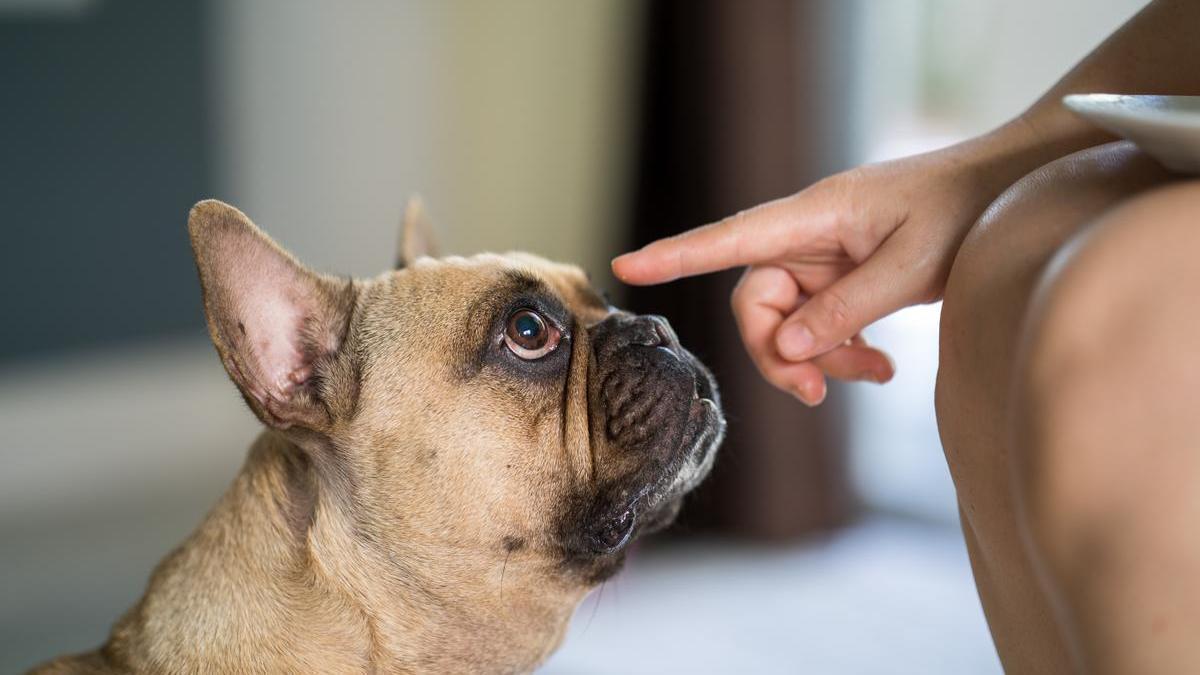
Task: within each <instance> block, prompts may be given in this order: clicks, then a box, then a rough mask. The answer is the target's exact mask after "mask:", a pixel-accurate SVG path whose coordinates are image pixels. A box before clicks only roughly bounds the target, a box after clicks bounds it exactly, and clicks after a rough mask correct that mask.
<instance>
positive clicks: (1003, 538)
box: [613, 0, 1200, 673]
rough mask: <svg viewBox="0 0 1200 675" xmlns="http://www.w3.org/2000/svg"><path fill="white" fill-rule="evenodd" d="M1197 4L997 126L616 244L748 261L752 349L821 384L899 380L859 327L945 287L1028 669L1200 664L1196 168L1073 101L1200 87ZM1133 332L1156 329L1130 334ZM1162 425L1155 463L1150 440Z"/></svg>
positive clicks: (983, 562) (969, 516)
mask: <svg viewBox="0 0 1200 675" xmlns="http://www.w3.org/2000/svg"><path fill="white" fill-rule="evenodd" d="M1196 26H1200V2H1196V1H1194V0H1191V1H1189V0H1158V1H1157V2H1152V3H1150V4H1149V5H1148V6H1147V7H1146V8H1145V9H1144V10H1143V11H1142V12H1141V13H1139V14H1138V15H1137V16H1136V17H1134V18H1133V19H1132V20H1130V21H1129V22H1128V23H1127V24H1126V25H1125V26H1123V27H1122V28H1120V29H1119V30H1118V31H1117V32H1116V33H1114V34H1113V35H1112V36H1111V37H1110V38H1109V39H1108V40H1107V41H1105V43H1104V44H1102V45H1101V46H1100V47H1098V48H1097V49H1096V50H1095V51H1094V52H1092V54H1090V55H1089V56H1088V57H1087V58H1085V59H1084V60H1083V61H1082V62H1081V63H1080V64H1079V65H1078V66H1076V67H1075V68H1074V69H1073V70H1072V71H1071V72H1070V73H1069V74H1067V75H1066V76H1065V77H1064V78H1063V79H1062V80H1061V81H1060V82H1059V83H1058V84H1057V85H1055V87H1053V88H1052V89H1051V90H1050V91H1049V92H1048V93H1047V94H1046V95H1045V96H1043V97H1042V98H1041V99H1040V100H1039V101H1037V102H1036V103H1034V105H1032V106H1031V107H1030V108H1029V109H1028V110H1026V111H1025V112H1024V113H1023V114H1021V115H1020V116H1018V117H1017V118H1015V119H1013V120H1012V121H1011V122H1009V123H1007V124H1005V125H1003V126H1001V127H1000V128H998V129H996V130H995V131H993V132H991V133H988V134H985V135H983V136H980V137H977V138H974V139H971V140H968V141H966V142H964V143H961V144H958V145H955V146H952V147H949V148H945V149H943V150H939V151H936V152H932V153H928V154H924V155H919V156H915V157H909V158H905V159H900V160H896V161H892V162H887V163H883V164H877V165H870V166H863V167H859V168H856V169H853V170H851V171H848V172H845V173H842V174H838V175H835V176H832V177H830V178H827V179H825V180H823V181H821V182H819V183H817V184H815V185H813V186H811V187H809V188H807V189H805V190H802V191H801V192H798V193H796V194H794V195H792V196H789V197H785V198H783V199H779V200H776V201H773V202H769V203H767V204H763V205H760V206H757V207H755V208H752V209H749V210H747V211H744V212H741V213H738V214H736V215H734V216H731V217H729V218H727V219H725V220H723V221H721V222H719V223H715V224H712V225H708V226H705V227H701V228H697V229H695V230H692V231H689V232H686V233H684V234H681V235H678V236H676V237H671V238H669V239H664V240H660V241H658V242H654V243H652V244H649V245H648V246H646V247H645V248H643V249H641V250H639V251H636V252H633V253H630V254H626V255H624V256H621V257H619V258H617V259H616V260H615V261H614V262H613V270H614V272H615V273H616V275H617V276H618V278H620V279H622V280H624V281H626V282H628V283H631V284H654V283H662V282H666V281H671V280H673V279H677V278H680V277H684V276H690V275H694V274H703V273H707V272H713V271H717V270H720V269H725V268H729V267H737V266H746V267H747V270H746V273H745V275H744V276H743V278H742V281H741V283H740V284H739V285H738V287H737V289H736V290H735V291H734V294H733V297H732V305H733V310H734V315H735V317H736V319H737V321H738V325H739V329H740V331H741V335H742V338H743V340H744V342H745V345H746V348H747V350H748V351H749V353H750V355H751V357H752V358H753V360H754V362H755V364H756V366H757V367H758V369H759V371H760V372H761V373H762V374H763V376H764V377H765V378H766V379H767V380H769V381H770V382H771V383H772V384H774V385H775V386H777V387H779V388H780V389H783V390H785V391H788V392H790V393H792V394H793V395H795V396H796V397H797V398H798V399H800V400H801V401H803V402H804V403H806V404H809V405H816V404H818V403H820V402H821V401H822V400H823V399H824V397H825V392H826V378H827V377H833V378H837V379H843V380H866V381H874V382H885V381H887V380H888V379H890V378H891V377H892V374H893V366H892V364H891V361H890V360H889V359H888V358H887V356H886V355H885V354H884V353H883V352H882V351H879V350H877V349H875V348H873V347H871V346H869V345H867V344H866V342H865V341H864V340H863V339H862V338H861V336H860V332H861V331H862V329H863V328H864V327H866V326H868V325H870V324H871V323H873V322H874V321H876V320H878V319H879V318H881V317H883V316H886V315H888V314H890V313H892V312H894V311H896V310H898V309H900V308H903V307H906V306H910V305H913V304H918V303H923V302H933V301H937V300H940V299H943V298H944V299H945V305H944V307H943V319H942V340H941V360H940V368H939V378H938V391H937V401H938V405H937V412H938V422H939V429H940V431H941V434H942V440H943V445H944V447H945V452H946V457H947V461H948V463H949V466H950V471H951V474H952V476H953V477H954V480H955V486H956V489H957V494H958V500H959V506H960V511H961V513H962V524H963V530H964V535H965V537H966V541H967V547H968V551H969V553H970V557H971V563H972V567H973V570H974V572H975V577H976V582H977V585H978V587H979V592H980V598H981V601H982V604H983V608H984V612H985V614H986V616H987V619H988V623H989V627H990V628H991V631H992V634H993V637H994V639H995V641H996V646H997V650H998V651H999V654H1000V658H1001V660H1002V662H1003V664H1004V665H1005V667H1006V668H1007V669H1008V670H1009V671H1010V672H1047V673H1050V672H1064V671H1066V670H1069V669H1070V668H1071V667H1072V666H1074V667H1076V668H1081V669H1085V670H1087V671H1088V672H1104V671H1111V672H1130V671H1131V670H1132V671H1136V672H1155V671H1156V670H1160V669H1161V670H1162V671H1163V672H1172V671H1174V672H1178V671H1179V670H1181V669H1184V670H1186V669H1188V668H1189V667H1190V668H1195V667H1196V665H1197V664H1200V651H1193V650H1189V648H1188V647H1187V645H1186V643H1187V640H1186V637H1187V636H1188V635H1195V634H1197V631H1198V630H1200V616H1193V615H1189V613H1188V612H1187V611H1185V609H1186V608H1185V605H1187V604H1188V603H1185V602H1183V600H1182V599H1181V598H1182V597H1188V596H1180V592H1181V590H1182V591H1186V589H1187V588H1188V587H1189V586H1190V584H1184V583H1183V581H1184V580H1185V577H1186V578H1200V544H1193V543H1192V542H1193V540H1194V537H1192V536H1191V534H1190V529H1191V528H1190V526H1189V522H1190V520H1189V518H1188V517H1185V515H1178V514H1187V515H1190V514H1193V513H1195V512H1196V511H1197V509H1200V506H1197V504H1196V500H1195V499H1194V498H1192V497H1190V496H1189V494H1190V493H1193V492H1195V493H1198V494H1200V491H1196V490H1190V491H1189V490H1185V489H1178V488H1177V486H1178V485H1179V484H1180V481H1184V484H1185V485H1192V486H1194V485H1195V483H1196V481H1197V480H1200V460H1196V459H1193V458H1192V457H1191V456H1190V455H1189V453H1186V452H1183V450H1185V449H1189V448H1190V449H1192V450H1194V449H1196V446H1197V445H1200V443H1198V442H1196V441H1194V440H1193V439H1195V438H1197V435H1196V433H1195V432H1196V429H1195V425H1194V424H1193V423H1192V420H1191V417H1192V416H1189V415H1187V414H1186V413H1187V411H1184V410H1181V409H1180V408H1181V407H1183V406H1180V405H1179V401H1186V400H1190V399H1189V398H1188V394H1189V393H1190V391H1191V389H1192V387H1190V386H1189V385H1192V384H1194V383H1195V382H1196V381H1197V379H1198V378H1197V377H1196V375H1197V371H1198V370H1200V357H1197V356H1195V355H1194V354H1193V351H1194V350H1192V349H1190V348H1188V347H1187V346H1186V345H1187V342H1186V337H1187V335H1188V333H1187V332H1186V330H1185V329H1187V328H1188V327H1189V326H1190V325H1191V324H1192V323H1195V315H1196V310H1195V309H1194V308H1193V306H1194V304H1195V303H1194V302H1192V301H1189V299H1191V298H1194V297H1195V294H1196V292H1197V290H1198V289H1200V276H1198V275H1197V273H1196V272H1195V271H1194V270H1193V269H1192V268H1193V265H1190V264H1189V262H1188V260H1187V259H1186V256H1182V255H1180V253H1179V252H1180V251H1195V250H1197V249H1196V248H1195V246H1197V245H1200V241H1193V240H1197V239H1200V234H1192V232H1191V230H1194V229H1195V228H1190V229H1189V228H1188V227H1186V226H1184V225H1183V224H1182V222H1183V221H1187V220H1188V217H1187V215H1188V214H1193V217H1192V218H1191V220H1193V221H1194V220H1195V217H1194V214H1197V213H1200V187H1197V185H1196V182H1195V181H1187V180H1183V179H1181V178H1179V177H1176V176H1172V175H1170V174H1169V173H1167V172H1166V171H1165V170H1163V169H1161V168H1160V167H1158V166H1157V165H1156V164H1155V163H1153V162H1152V161H1150V160H1149V159H1147V158H1146V157H1144V156H1142V155H1141V154H1140V153H1138V152H1136V151H1135V150H1133V149H1132V148H1130V147H1129V146H1127V145H1122V144H1114V145H1108V146H1104V147H1095V146H1101V145H1102V144H1105V143H1108V142H1110V141H1112V140H1113V139H1112V138H1111V137H1110V136H1108V135H1107V134H1105V133H1104V132H1101V131H1099V130H1097V129H1095V128H1093V127H1091V126H1090V125H1088V124H1087V123H1085V122H1084V121H1082V120H1080V119H1078V118H1076V117H1075V116H1074V115H1072V114H1071V113H1069V112H1068V111H1066V110H1065V109H1063V108H1062V106H1061V105H1060V103H1059V102H1060V100H1061V98H1062V96H1064V95H1065V94H1068V93H1075V92H1112V93H1156V94H1171V93H1178V94H1188V93H1193V94H1195V93H1200V68H1197V67H1196V66H1197V65H1198V64H1200V40H1196V39H1195V31H1194V27H1196ZM1087 148H1093V149H1091V150H1087V151H1085V152H1082V153H1079V154H1076V153H1077V152H1078V151H1081V150H1085V149H1087ZM1031 172H1032V173H1031ZM1168 183H1173V185H1171V186H1170V187H1165V188H1164V187H1161V186H1164V185H1167V184H1168ZM1131 233H1132V234H1131ZM964 241H965V243H964ZM1134 243H1138V244H1139V245H1134ZM1106 264H1107V265H1109V267H1104V265H1106ZM1135 292H1136V293H1137V295H1136V297H1134V296H1133V293H1135ZM1104 298H1107V299H1109V300H1107V301H1105V300H1102V299H1104ZM1122 303H1125V304H1124V305H1123V304H1122ZM1078 307H1090V308H1092V310H1093V313H1091V314H1087V313H1083V310H1081V309H1078ZM1118 307H1127V308H1129V309H1130V313H1129V314H1128V315H1126V316H1122V315H1119V314H1114V313H1113V312H1115V311H1116V310H1115V309H1114V308H1118ZM1067 317H1070V318H1072V319H1073V320H1070V321H1069V320H1067ZM1083 322H1090V323H1083ZM1105 322H1109V323H1105ZM1109 324H1112V325H1111V326H1109V327H1110V328H1111V330H1107V331H1101V330H1096V329H1093V328H1087V329H1084V328H1081V326H1095V325H1099V326H1108V325H1109ZM1152 330H1153V332H1152V333H1151V331H1152ZM1143 332H1144V333H1145V334H1142V333H1143ZM1192 334H1194V331H1192ZM1134 339H1142V340H1145V341H1146V343H1147V344H1154V345H1155V347H1156V350H1154V351H1151V350H1139V349H1134V350H1131V349H1130V345H1133V344H1142V343H1139V342H1132V341H1131V340H1134ZM1084 347H1086V349H1084ZM1068 357H1069V358H1068ZM1105 359H1108V360H1105ZM1064 363H1067V364H1070V367H1068V366H1067V365H1064ZM1114 363H1119V364H1120V366H1121V367H1114ZM1189 376H1190V379H1189ZM1103 394H1107V395H1103ZM1132 395H1136V396H1137V399H1136V403H1137V405H1131V400H1130V398H1129V396H1132ZM1135 410H1136V411H1137V413H1136V414H1135V413H1134V412H1132V411H1135ZM1172 415H1174V417H1172ZM1151 424H1153V425H1155V426H1154V427H1153V428H1154V429H1155V432H1154V434H1153V435H1151V434H1150V433H1149V432H1148V431H1147V429H1148V428H1149V427H1148V426H1147V425H1151ZM1139 434H1140V435H1139ZM1147 443H1151V444H1153V447H1154V453H1153V457H1154V458H1155V459H1156V460H1158V461H1156V463H1155V464H1154V465H1153V467H1152V468H1148V467H1147V466H1144V465H1143V464H1140V463H1138V462H1136V461H1134V460H1133V459H1131V457H1130V453H1131V452H1133V450H1135V449H1139V448H1141V447H1142V446H1144V445H1145V444H1147ZM1191 454H1195V453H1194V452H1193V453H1191ZM1147 456H1149V455H1147ZM1083 465H1086V466H1087V469H1088V470H1086V471H1080V470H1072V471H1068V470H1067V469H1066V468H1065V467H1071V468H1073V469H1075V468H1078V467H1080V466H1083ZM1119 476H1128V477H1130V478H1131V479H1130V480H1127V481H1121V480H1116V479H1115V478H1114V477H1119ZM1134 478H1136V480H1135V479H1134ZM1188 479H1190V482H1187V481H1188ZM1167 486H1176V489H1163V488H1164V487H1167ZM1099 504H1103V505H1104V508H1101V507H1100V506H1098V505H1099ZM1102 516H1103V517H1106V518H1107V520H1103V523H1104V525H1105V526H1103V527H1101V526H1100V524H1101V522H1102V521H1101V518H1102ZM1137 552H1141V555H1134V554H1135V553H1137ZM1102 562H1103V563H1104V564H1101V563H1102ZM1115 589H1120V590H1119V591H1118V590H1115ZM1190 597H1195V596H1194V595H1193V596H1190ZM1192 604H1195V603H1192ZM1172 636H1174V637H1175V638H1176V639H1180V638H1183V639H1181V640H1179V642H1178V643H1176V642H1174V641H1172ZM1148 645H1149V646H1148Z"/></svg>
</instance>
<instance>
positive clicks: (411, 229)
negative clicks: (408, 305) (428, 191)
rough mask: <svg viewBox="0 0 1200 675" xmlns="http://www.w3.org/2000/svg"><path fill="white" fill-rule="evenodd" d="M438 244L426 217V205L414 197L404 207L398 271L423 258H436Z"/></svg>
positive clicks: (397, 261)
mask: <svg viewBox="0 0 1200 675" xmlns="http://www.w3.org/2000/svg"><path fill="white" fill-rule="evenodd" d="M437 255H438V252H437V243H436V242H435V241H434V238H433V226H432V225H431V224H430V223H429V217H428V216H427V215H425V204H424V203H423V202H422V201H421V198H420V197H418V196H416V195H413V196H412V197H409V198H408V204H407V205H406V206H405V207H404V223H403V224H402V225H401V226H400V244H399V246H397V247H396V269H401V268H404V267H408V266H409V265H411V264H413V262H414V261H415V260H416V259H417V258H420V257H421V256H430V257H434V258H436V257H437Z"/></svg>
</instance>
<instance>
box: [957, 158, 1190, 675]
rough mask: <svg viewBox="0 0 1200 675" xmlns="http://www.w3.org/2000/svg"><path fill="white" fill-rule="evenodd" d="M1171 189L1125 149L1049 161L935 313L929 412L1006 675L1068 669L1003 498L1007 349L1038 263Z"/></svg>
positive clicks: (1005, 207)
mask: <svg viewBox="0 0 1200 675" xmlns="http://www.w3.org/2000/svg"><path fill="white" fill-rule="evenodd" d="M1170 180H1172V178H1171V176H1170V175H1169V174H1167V173H1166V172H1165V171H1164V170H1162V169H1161V168H1159V167H1158V166H1157V165H1156V164H1154V163H1153V162H1152V161H1150V160H1149V159H1147V158H1145V157H1144V156H1142V155H1141V154H1139V153H1138V152H1137V151H1136V150H1134V149H1132V148H1131V147H1130V146H1128V145H1124V144H1113V145H1109V146H1103V147H1101V148H1095V149H1092V150H1088V151H1084V152H1082V153H1079V154H1076V155H1072V156H1070V157H1068V158H1065V159H1063V160H1059V161H1057V162H1054V163H1052V164H1050V165H1048V166H1046V167H1043V168H1042V169H1040V170H1038V171H1037V172H1035V173H1034V174H1031V175H1030V176H1028V177H1026V178H1025V179H1023V180H1022V181H1020V182H1019V183H1018V184H1017V185H1015V186H1014V187H1013V188H1012V189H1010V190H1009V191H1008V192H1007V193H1006V194H1005V195H1003V196H1002V197H1001V198H1000V199H999V200H997V202H996V204H995V205H993V207H992V208H991V209H989V211H988V212H987V213H986V214H985V215H984V216H983V217H982V218H981V219H980V221H979V223H978V224H977V225H976V226H975V228H974V229H973V230H972V232H971V234H970V235H969V236H968V238H967V241H966V242H965V243H964V245H963V248H962V250H961V252H960V253H959V256H958V258H957V259H956V261H955V264H954V268H953V270H952V272H951V275H950V279H949V282H948V284H947V288H946V294H945V303H944V305H943V310H942V335H941V357H940V368H939V373H938V388H937V412H938V424H939V429H940V432H941V435H942V443H943V446H944V448H945V452H946V458H947V461H948V463H949V466H950V472H951V475H952V476H953V478H954V481H955V486H956V488H957V491H958V499H959V508H960V511H961V514H962V524H963V530H964V534H965V536H966V540H967V546H968V552H969V553H970V557H971V564H972V568H973V569H974V572H975V577H976V582H977V584H978V587H979V594H980V599H981V601H982V603H983V608H984V612H985V614H986V615H987V619H988V623H989V626H990V628H991V630H992V635H993V637H994V638H995V641H996V647H997V650H998V651H999V653H1000V658H1001V660H1002V662H1003V663H1004V666H1005V668H1006V669H1007V670H1009V671H1010V672H1014V673H1062V672H1066V671H1068V670H1069V669H1070V655H1069V650H1068V648H1067V641H1066V635H1064V634H1063V633H1062V632H1061V630H1060V629H1059V627H1058V625H1059V622H1058V621H1057V620H1056V616H1055V614H1054V612H1053V611H1052V609H1051V607H1052V605H1051V602H1050V600H1049V598H1048V596H1047V594H1046V592H1045V591H1044V590H1043V588H1042V586H1040V585H1039V583H1038V577H1037V575H1036V574H1035V566H1034V563H1033V561H1032V558H1031V556H1030V555H1029V553H1028V548H1027V546H1026V545H1025V543H1024V541H1025V539H1027V537H1026V538H1023V535H1022V532H1023V527H1022V521H1021V519H1020V518H1019V516H1018V511H1017V499H1016V496H1015V494H1016V493H1015V491H1014V488H1015V486H1014V480H1013V479H1014V476H1015V474H1014V473H1013V471H1012V468H1011V466H1010V463H1011V460H1012V452H1011V448H1012V447H1013V446H1012V430H1013V428H1014V425H1015V422H1016V418H1017V416H1018V410H1016V409H1015V406H1014V405H1012V401H1013V398H1012V397H1013V395H1014V390H1015V389H1016V388H1017V384H1018V382H1017V378H1015V377H1014V373H1015V364H1016V361H1017V354H1018V343H1019V342H1020V339H1021V335H1022V327H1023V325H1024V324H1025V321H1026V315H1027V313H1028V311H1029V307H1030V298H1031V296H1032V294H1033V292H1034V289H1035V288H1036V287H1037V285H1038V283H1039V279H1041V277H1042V276H1043V274H1044V272H1045V270H1046V268H1047V265H1048V262H1049V261H1050V260H1051V258H1052V257H1053V256H1054V255H1055V254H1056V252H1058V251H1059V250H1060V249H1061V248H1063V247H1064V245H1066V244H1067V242H1069V241H1070V240H1071V239H1072V237H1074V236H1076V235H1077V234H1078V233H1079V232H1080V231H1081V230H1083V229H1085V228H1086V226H1087V225H1088V224H1089V223H1090V222H1092V221H1093V220H1095V219H1096V218H1097V217H1099V216H1100V215H1101V214H1103V213H1104V212H1106V211H1108V210H1109V209H1111V208H1113V207H1114V206H1115V205H1116V204H1118V203H1119V202H1121V201H1122V200H1124V199H1127V198H1128V197H1130V196H1132V195H1135V194H1137V193H1140V192H1143V191H1145V190H1148V189H1151V188H1153V187H1155V186H1157V185H1161V184H1163V183H1165V182H1168V181H1170Z"/></svg>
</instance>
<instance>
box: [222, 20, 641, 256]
mask: <svg viewBox="0 0 1200 675" xmlns="http://www.w3.org/2000/svg"><path fill="white" fill-rule="evenodd" d="M638 15H639V14H638V12H637V11H636V5H635V4H634V3H633V2H632V1H631V0H621V1H618V2H613V1H609V0H574V1H572V2H569V3H562V2H554V1H553V0H515V1H514V0H510V1H507V2H504V3H493V2H479V1H474V0H456V1H453V2H438V1H437V0H407V1H404V2H384V1H382V0H374V1H370V2H356V3H353V4H349V5H348V4H344V3H329V2H319V1H316V0H299V1H296V0H255V2H243V1H241V0H220V1H219V2H218V3H217V25H218V26H219V30H218V31H217V34H218V36H219V40H220V44H219V45H218V48H217V50H216V51H217V52H218V54H219V60H220V61H219V68H218V70H217V72H218V78H217V82H216V83H215V85H216V88H217V91H218V93H219V98H220V100H221V104H220V105H219V107H218V110H217V111H216V112H217V114H218V115H219V120H220V124H219V134H218V138H217V139H216V140H217V143H218V147H219V149H220V153H219V159H218V173H219V177H220V181H221V185H222V189H221V194H222V195H223V196H226V197H227V198H229V199H231V200H233V201H235V202H236V203H237V204H239V205H240V206H242V207H243V209H244V210H246V211H247V212H248V213H249V214H250V216H251V217H252V218H254V219H255V220H256V221H257V222H259V223H260V224H261V225H263V226H264V227H265V228H267V229H268V231H270V232H271V233H272V234H273V235H275V236H276V237H277V238H278V239H280V240H281V241H282V242H283V243H285V245H287V246H288V247H290V248H292V249H293V250H294V251H296V252H297V253H298V254H299V255H300V256H301V258H303V259H305V260H306V261H308V262H310V264H314V265H316V266H318V267H321V268H323V269H327V270H331V271H338V272H348V273H354V274H359V275H368V274H375V273H377V272H379V271H380V270H382V269H383V268H384V266H385V265H387V264H389V263H390V257H391V252H392V250H393V242H394V237H395V228H396V224H397V222H398V221H399V217H400V214H401V211H402V208H403V204H404V201H405V199H406V198H407V196H408V195H409V194H410V193H412V192H420V193H423V194H424V196H425V198H426V203H427V205H428V207H429V210H430V212H431V214H432V217H433V219H434V222H435V225H436V226H437V229H438V230H439V234H440V235H441V238H442V240H443V243H444V245H445V248H446V249H447V250H449V251H452V252H458V253H472V252H476V251H479V250H484V249H491V250H496V249H499V250H508V249H513V248H522V249H529V250H532V251H534V252H538V253H542V254H544V255H547V256H550V257H554V258H559V259H563V260H568V261H573V262H579V263H582V264H584V265H585V266H587V267H590V268H592V269H593V270H595V271H603V270H607V258H608V257H609V256H610V255H611V254H612V253H613V252H615V251H616V249H617V248H618V247H619V240H618V239H617V237H616V236H615V235H616V233H617V232H616V231H617V229H618V228H617V227H616V225H617V224H618V223H619V220H620V218H621V217H622V216H623V215H624V213H623V210H622V209H623V207H624V203H625V193H624V189H625V187H626V186H625V183H624V181H623V177H622V174H623V171H624V169H626V167H627V164H626V163H627V161H628V160H629V157H628V153H629V150H630V148H631V146H632V142H631V141H632V136H631V135H630V129H629V121H630V120H629V117H630V115H629V111H630V109H631V96H632V95H633V94H634V93H635V89H636V78H633V77H631V76H630V75H631V73H632V69H634V68H636V66H637V64H636V62H635V60H634V57H635V55H636V47H637V45H638V44H639V40H640V38H639V36H638V21H637V19H638Z"/></svg>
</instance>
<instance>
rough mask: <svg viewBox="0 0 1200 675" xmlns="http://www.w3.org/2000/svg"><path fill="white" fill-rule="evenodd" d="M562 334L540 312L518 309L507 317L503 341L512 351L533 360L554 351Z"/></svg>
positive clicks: (527, 359)
mask: <svg viewBox="0 0 1200 675" xmlns="http://www.w3.org/2000/svg"><path fill="white" fill-rule="evenodd" d="M561 337H562V334H561V333H559V332H558V329H557V328H555V327H554V326H553V325H551V324H550V322H548V321H546V320H545V319H544V318H542V315H541V314H538V313H537V312H535V311H533V310H531V309H519V310H517V311H515V312H513V313H512V316H510V317H508V325H507V326H506V327H505V329H504V343H505V344H506V345H508V348H509V350H510V351H512V353H514V354H516V355H517V356H519V357H521V358H523V359H525V360H526V361H533V360H534V359H540V358H542V357H543V356H545V355H547V354H549V353H550V352H552V351H554V349H555V347H558V341H559V339H560V338H561Z"/></svg>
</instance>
